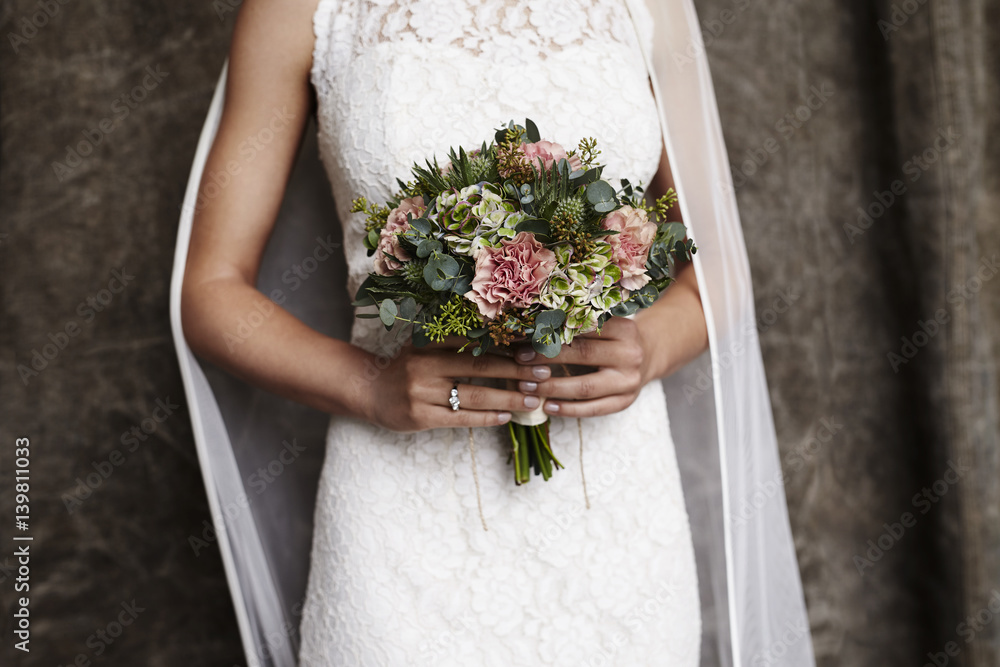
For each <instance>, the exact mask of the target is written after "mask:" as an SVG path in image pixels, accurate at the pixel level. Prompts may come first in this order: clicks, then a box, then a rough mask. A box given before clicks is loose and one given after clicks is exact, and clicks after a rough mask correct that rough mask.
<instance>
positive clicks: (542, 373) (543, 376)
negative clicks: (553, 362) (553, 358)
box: [531, 366, 552, 380]
mask: <svg viewBox="0 0 1000 667" xmlns="http://www.w3.org/2000/svg"><path fill="white" fill-rule="evenodd" d="M531 374H532V375H534V376H535V377H536V378H538V379H539V380H548V379H549V376H550V375H552V370H551V369H550V368H549V367H548V366H535V367H534V368H532V369H531Z"/></svg>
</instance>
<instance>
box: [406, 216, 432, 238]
mask: <svg viewBox="0 0 1000 667" xmlns="http://www.w3.org/2000/svg"><path fill="white" fill-rule="evenodd" d="M410 227H412V228H413V229H416V230H417V231H418V232H420V233H421V234H430V233H431V221H430V220H428V219H427V218H414V219H413V220H410Z"/></svg>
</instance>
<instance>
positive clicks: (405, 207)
mask: <svg viewBox="0 0 1000 667" xmlns="http://www.w3.org/2000/svg"><path fill="white" fill-rule="evenodd" d="M426 208H427V207H426V206H424V200H423V199H422V198H421V197H412V198H410V199H404V200H403V201H401V202H399V206H398V207H396V208H394V209H392V211H390V212H389V217H388V219H387V220H386V223H385V227H383V228H382V232H381V233H380V234H379V238H378V247H377V248H376V249H375V273H377V274H379V275H380V276H391V275H393V274H394V273H395V272H396V271H399V270H400V269H401V268H403V265H402V264H401V263H400V262H399V261H396V260H397V259H398V260H401V261H404V262H405V261H406V260H408V259H410V255H409V253H407V252H406V250H405V249H404V248H403V246H402V244H400V242H399V234H401V233H402V232H405V231H406V230H407V229H409V228H410V223H409V220H408V218H407V214H408V213H409V214H412V215H413V217H414V218H419V217H420V216H421V215H423V214H424V211H425V210H426ZM389 255H392V257H389ZM393 257H395V258H396V259H393Z"/></svg>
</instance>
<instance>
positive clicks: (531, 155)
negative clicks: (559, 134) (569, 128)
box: [521, 140, 583, 171]
mask: <svg viewBox="0 0 1000 667" xmlns="http://www.w3.org/2000/svg"><path fill="white" fill-rule="evenodd" d="M521 150H522V151H524V154H525V156H526V157H527V158H528V160H529V161H530V162H531V166H532V167H537V166H538V158H542V162H544V163H545V168H546V169H551V168H552V165H553V164H555V163H556V162H558V161H559V160H563V159H568V160H569V166H570V169H572V170H573V171H578V170H579V169H580V167H582V166H583V163H582V162H580V157H579V156H577V155H574V156H573V157H571V158H567V157H566V149H565V148H563V147H562V146H560V145H559V144H557V143H555V142H552V141H544V140H543V141H536V142H535V143H533V144H522V145H521Z"/></svg>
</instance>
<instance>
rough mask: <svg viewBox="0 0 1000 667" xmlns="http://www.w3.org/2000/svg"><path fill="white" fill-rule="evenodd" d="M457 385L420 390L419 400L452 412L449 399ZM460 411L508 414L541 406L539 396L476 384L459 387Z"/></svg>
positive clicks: (463, 384) (429, 387)
mask: <svg viewBox="0 0 1000 667" xmlns="http://www.w3.org/2000/svg"><path fill="white" fill-rule="evenodd" d="M452 387H455V385H447V386H445V385H439V386H428V387H426V388H421V389H419V390H418V391H419V393H418V394H417V398H418V399H420V400H421V401H426V402H427V403H430V404H432V405H436V406H442V407H447V408H448V409H449V410H451V404H450V403H449V401H448V399H449V398H450V397H451V389H452ZM457 389H458V400H459V405H460V407H459V409H458V411H459V412H461V411H462V410H480V411H483V410H493V411H498V412H508V411H511V410H520V411H523V410H533V409H534V408H537V407H538V406H539V405H540V404H541V399H540V398H539V397H538V396H526V395H525V394H522V393H521V392H519V391H514V390H510V389H499V388H496V387H482V386H480V385H476V384H465V383H460V384H458V385H457Z"/></svg>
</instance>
